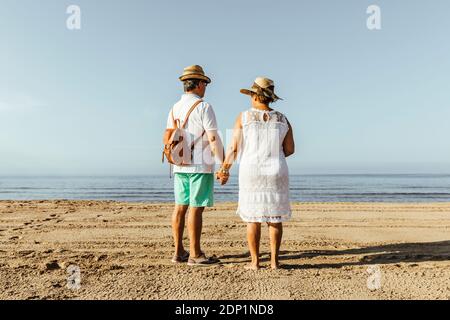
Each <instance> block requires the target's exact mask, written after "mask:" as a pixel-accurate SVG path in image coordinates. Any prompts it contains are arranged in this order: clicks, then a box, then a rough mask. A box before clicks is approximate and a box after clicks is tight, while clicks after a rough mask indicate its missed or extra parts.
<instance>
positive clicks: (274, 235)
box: [268, 223, 283, 269]
mask: <svg viewBox="0 0 450 320" xmlns="http://www.w3.org/2000/svg"><path fill="white" fill-rule="evenodd" d="M268 225H269V235H270V252H271V255H270V266H271V267H272V269H277V268H278V267H279V262H278V255H279V253H280V245H281V238H282V237H283V224H282V223H268Z"/></svg>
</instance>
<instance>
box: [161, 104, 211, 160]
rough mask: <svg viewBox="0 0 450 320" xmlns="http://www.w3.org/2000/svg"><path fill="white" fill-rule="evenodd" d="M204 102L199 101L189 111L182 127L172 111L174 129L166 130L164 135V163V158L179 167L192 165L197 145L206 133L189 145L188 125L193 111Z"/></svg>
mask: <svg viewBox="0 0 450 320" xmlns="http://www.w3.org/2000/svg"><path fill="white" fill-rule="evenodd" d="M201 102H203V100H201V99H200V100H198V101H197V102H195V103H194V105H193V106H192V107H191V108H190V109H189V111H188V113H187V114H186V118H185V119H184V122H183V125H182V126H181V127H180V119H176V120H175V119H174V117H173V109H172V111H171V115H172V123H173V127H172V128H168V129H166V130H165V132H164V135H163V144H164V150H163V152H162V162H164V157H165V158H166V159H167V162H169V163H170V164H174V165H177V166H185V165H190V164H192V158H193V150H194V146H195V144H196V143H197V142H198V141H199V139H201V138H202V137H203V134H204V133H205V131H204V130H203V133H202V135H201V136H200V137H199V138H197V139H196V140H194V141H193V142H192V143H191V145H190V146H188V145H187V139H186V137H185V130H184V128H185V127H186V123H187V121H188V119H189V116H190V115H191V113H192V111H194V109H195V108H196V107H197V106H198V105H199V104H200V103H201Z"/></svg>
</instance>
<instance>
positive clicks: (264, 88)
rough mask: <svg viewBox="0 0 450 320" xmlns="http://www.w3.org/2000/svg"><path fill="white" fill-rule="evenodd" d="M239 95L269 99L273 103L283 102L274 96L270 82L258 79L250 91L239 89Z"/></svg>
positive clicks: (271, 82) (265, 79)
mask: <svg viewBox="0 0 450 320" xmlns="http://www.w3.org/2000/svg"><path fill="white" fill-rule="evenodd" d="M241 93H243V94H248V95H251V94H252V93H254V94H257V95H262V96H265V97H267V98H271V99H272V100H273V101H277V100H283V99H281V98H280V97H278V96H277V95H276V94H275V85H274V83H273V81H272V80H270V79H268V78H264V77H258V78H256V79H255V82H253V85H252V87H251V88H250V89H241Z"/></svg>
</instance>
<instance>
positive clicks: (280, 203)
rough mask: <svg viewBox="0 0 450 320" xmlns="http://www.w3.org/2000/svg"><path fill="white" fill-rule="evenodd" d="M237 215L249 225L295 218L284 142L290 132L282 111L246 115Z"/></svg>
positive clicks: (240, 163)
mask: <svg viewBox="0 0 450 320" xmlns="http://www.w3.org/2000/svg"><path fill="white" fill-rule="evenodd" d="M242 130H243V131H242V134H243V139H242V145H241V152H240V162H239V204H238V209H237V214H239V216H240V217H241V218H242V220H244V221H245V222H273V223H278V222H283V221H286V220H288V219H289V218H290V217H291V206H290V202H289V171H288V166H287V163H286V158H285V156H284V151H283V141H284V138H285V136H286V134H287V132H288V130H289V126H288V123H287V119H286V117H285V116H284V115H283V114H282V113H281V112H278V111H275V110H273V111H264V110H259V109H255V108H252V109H250V110H248V111H245V112H243V113H242Z"/></svg>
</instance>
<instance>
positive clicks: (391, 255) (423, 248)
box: [220, 241, 450, 269]
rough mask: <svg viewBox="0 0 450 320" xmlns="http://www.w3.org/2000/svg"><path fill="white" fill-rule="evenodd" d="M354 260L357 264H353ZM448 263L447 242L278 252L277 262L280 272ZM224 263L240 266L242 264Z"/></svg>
mask: <svg viewBox="0 0 450 320" xmlns="http://www.w3.org/2000/svg"><path fill="white" fill-rule="evenodd" d="M344 255H345V256H361V255H362V257H354V259H352V260H353V261H348V262H346V261H344V262H336V263H315V264H288V263H287V262H288V261H292V260H297V259H312V258H316V257H337V256H344ZM249 256H250V254H249V253H248V252H246V253H243V254H240V255H224V256H222V257H220V258H221V259H230V258H235V259H239V258H248V257H249ZM261 257H262V259H261V261H262V262H263V261H268V260H269V258H268V257H269V254H268V253H263V254H261ZM355 260H357V261H355ZM446 260H449V261H450V241H439V242H424V243H396V244H386V245H379V246H370V247H363V248H353V249H343V250H339V249H336V250H307V251H281V252H280V262H281V263H282V268H283V269H323V268H342V267H345V266H361V265H370V264H397V263H401V262H408V263H415V262H427V261H446ZM222 262H224V263H241V262H242V261H234V262H228V261H223V260H222Z"/></svg>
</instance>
